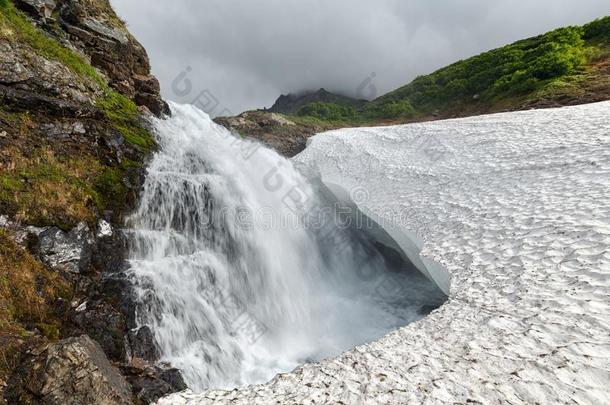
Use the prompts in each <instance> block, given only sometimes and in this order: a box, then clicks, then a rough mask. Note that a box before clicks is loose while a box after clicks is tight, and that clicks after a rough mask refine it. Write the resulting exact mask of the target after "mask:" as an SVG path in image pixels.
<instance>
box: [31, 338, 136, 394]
mask: <svg viewBox="0 0 610 405" xmlns="http://www.w3.org/2000/svg"><path fill="white" fill-rule="evenodd" d="M27 369H28V374H27V382H26V389H27V391H29V392H31V393H32V394H33V395H34V396H36V397H38V398H40V402H41V403H44V404H48V405H82V404H90V405H96V404H99V405H114V404H117V405H118V404H131V403H132V402H131V392H130V388H129V385H128V384H127V382H126V381H125V379H124V378H123V377H122V376H121V374H120V373H119V372H118V370H117V369H116V368H114V367H113V366H112V365H111V364H110V362H109V361H108V359H107V358H106V356H105V355H104V352H103V351H102V349H101V347H100V346H99V345H98V344H97V343H96V342H95V341H93V340H92V339H91V338H89V337H88V336H86V335H83V336H80V337H74V338H69V339H65V340H62V341H60V342H58V343H55V344H53V345H50V346H48V347H47V348H46V350H44V352H42V353H41V354H40V355H38V356H33V358H32V359H31V360H30V361H29V364H28V365H27Z"/></svg>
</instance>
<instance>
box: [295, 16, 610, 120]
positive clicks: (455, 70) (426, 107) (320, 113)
mask: <svg viewBox="0 0 610 405" xmlns="http://www.w3.org/2000/svg"><path fill="white" fill-rule="evenodd" d="M609 42H610V17H605V18H602V19H599V20H596V21H593V22H592V23H590V24H587V25H585V26H582V27H565V28H560V29H557V30H554V31H551V32H548V33H546V34H544V35H540V36H537V37H534V38H529V39H525V40H522V41H518V42H515V43H514V44H511V45H507V46H505V47H502V48H499V49H495V50H492V51H489V52H485V53H482V54H480V55H478V56H475V57H472V58H469V59H467V60H463V61H459V62H457V63H454V64H452V65H450V66H447V67H445V68H443V69H440V70H438V71H436V72H434V73H432V74H430V75H427V76H420V77H418V78H416V79H415V80H414V81H413V82H411V83H410V84H408V85H406V86H404V87H401V88H399V89H397V90H395V91H393V92H391V93H388V94H386V95H384V96H382V97H380V98H378V99H376V100H374V101H372V102H369V103H367V104H366V105H365V106H364V107H363V108H362V109H360V110H353V109H351V110H350V109H346V108H344V107H343V106H338V105H332V104H329V103H314V104H310V105H307V106H305V107H303V108H302V109H301V110H300V111H299V112H298V113H297V115H298V116H301V117H306V116H309V117H314V118H317V119H320V120H327V121H335V122H337V121H339V122H341V121H347V122H350V123H352V124H360V123H369V122H378V121H383V120H400V119H403V120H404V119H411V118H417V117H418V116H427V115H430V114H433V113H435V112H439V111H440V112H442V111H446V110H449V109H451V108H455V107H460V106H467V105H494V104H501V103H507V102H508V103H510V101H511V100H517V99H521V98H523V97H525V96H528V95H533V94H544V93H545V91H546V90H548V91H558V90H560V89H562V88H564V89H571V88H572V87H574V86H577V84H578V81H579V80H581V79H582V78H583V77H582V75H583V74H585V73H586V70H587V64H588V63H589V62H590V61H592V60H593V59H595V58H596V57H599V55H600V53H603V52H605V50H607V48H608V44H609ZM606 56H607V55H606ZM562 86H563V87H562ZM570 86H572V87H570Z"/></svg>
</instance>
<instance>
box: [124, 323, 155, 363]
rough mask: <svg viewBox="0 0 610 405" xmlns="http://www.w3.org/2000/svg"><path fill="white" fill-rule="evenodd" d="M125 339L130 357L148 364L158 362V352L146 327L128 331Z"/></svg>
mask: <svg viewBox="0 0 610 405" xmlns="http://www.w3.org/2000/svg"><path fill="white" fill-rule="evenodd" d="M127 337H128V339H129V346H130V347H131V356H132V357H134V358H140V359H143V360H146V361H150V362H156V361H158V360H159V357H160V356H159V350H158V349H157V345H156V344H155V338H154V336H153V333H152V331H151V330H150V328H149V327H148V326H142V327H140V328H137V329H132V330H130V331H129V334H128V335H127Z"/></svg>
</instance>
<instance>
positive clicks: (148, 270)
mask: <svg viewBox="0 0 610 405" xmlns="http://www.w3.org/2000/svg"><path fill="white" fill-rule="evenodd" d="M171 108H172V117H171V118H169V119H166V120H154V121H153V124H154V127H155V130H156V136H157V138H158V142H159V146H160V149H159V151H158V152H157V153H156V154H155V155H154V157H153V159H152V161H151V163H150V166H149V169H148V174H147V177H146V181H145V184H144V189H143V192H142V195H141V200H140V205H139V207H138V209H137V210H136V212H135V213H134V214H133V215H132V216H131V217H130V218H129V219H128V227H129V229H130V233H131V235H132V238H131V239H132V242H131V257H130V263H131V269H130V270H129V271H130V274H131V277H132V279H133V282H134V285H135V289H136V291H137V303H138V306H137V322H138V324H139V325H141V326H143V325H147V326H149V327H150V328H151V330H152V331H153V334H154V338H155V342H156V344H157V346H158V348H159V350H160V353H161V356H162V358H161V362H167V363H170V364H171V365H172V366H173V367H177V368H179V369H180V370H181V371H182V373H183V376H184V378H185V381H186V383H187V384H188V386H189V387H190V388H191V389H192V390H194V391H201V390H205V389H209V388H232V387H236V386H241V385H245V384H254V383H262V382H265V381H268V380H269V379H271V378H272V377H273V376H274V375H275V374H277V373H280V372H287V371H290V370H292V369H294V368H295V367H296V366H298V365H299V364H303V363H306V362H312V361H318V360H321V359H324V358H326V357H329V356H333V355H337V354H339V353H341V352H342V351H345V350H347V349H349V348H350V347H353V346H355V345H358V344H362V343H365V342H368V341H372V340H374V339H376V338H379V337H381V336H382V335H384V334H385V333H387V332H389V331H391V330H393V329H396V328H397V327H400V326H403V325H406V324H408V323H410V322H413V321H415V320H418V319H420V318H421V317H422V316H423V315H422V314H421V311H420V309H421V307H422V306H426V305H436V306H438V305H439V304H440V303H441V302H442V301H443V296H442V293H441V292H440V291H439V290H437V289H436V287H435V286H434V285H433V284H432V283H430V282H429V281H427V279H425V278H424V277H423V276H421V275H420V274H419V273H417V272H412V273H410V274H408V276H405V275H404V274H403V273H400V272H397V271H396V270H400V269H396V268H392V267H396V264H395V263H394V264H392V261H391V260H387V258H385V257H384V256H383V255H381V254H380V253H379V249H378V248H377V247H376V246H375V245H374V243H373V242H372V241H370V240H369V239H368V238H366V237H365V236H363V235H364V234H361V233H358V232H355V231H354V230H353V229H347V228H346V227H341V226H339V225H338V224H337V223H336V222H333V221H330V222H328V221H325V220H324V221H320V220H319V219H320V217H322V216H320V215H317V214H316V215H314V216H312V215H311V213H312V212H315V213H319V212H321V211H323V210H320V209H319V208H320V207H323V206H324V202H323V199H321V198H320V197H318V192H317V191H316V189H315V188H314V187H313V186H312V185H311V184H309V183H308V182H307V181H306V179H305V178H304V177H303V176H302V175H301V174H299V172H298V171H297V170H295V168H294V167H293V166H292V164H291V162H290V161H288V160H286V159H284V158H282V157H281V156H279V155H278V154H277V153H275V152H273V151H271V150H269V149H266V148H264V147H262V146H260V145H258V144H255V143H251V142H248V141H244V140H241V139H239V138H237V137H235V136H233V135H232V134H231V133H230V132H229V131H227V130H226V129H225V128H223V127H220V126H218V125H216V124H215V123H214V122H213V121H212V120H211V119H210V118H209V117H208V116H207V115H206V114H205V113H204V112H202V111H200V110H198V109H196V108H195V107H193V106H188V105H178V104H172V105H171ZM295 196H296V197H295ZM295 202H298V204H295ZM314 217H315V220H314V221H311V220H304V218H309V219H311V218H314ZM321 222H322V223H321ZM324 222H327V223H324ZM312 223H316V226H312ZM393 277H402V278H401V279H400V280H398V279H396V280H394V279H393ZM405 280H406V281H405ZM399 281H400V283H402V284H401V286H402V287H403V288H402V289H401V291H400V294H399V295H396V294H394V295H389V294H384V293H383V290H382V288H381V283H389V284H393V285H397V283H398V282H399Z"/></svg>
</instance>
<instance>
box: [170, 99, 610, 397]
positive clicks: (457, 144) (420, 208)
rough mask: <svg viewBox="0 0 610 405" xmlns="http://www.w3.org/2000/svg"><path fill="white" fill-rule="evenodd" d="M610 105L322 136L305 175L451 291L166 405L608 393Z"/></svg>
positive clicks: (305, 159)
mask: <svg viewBox="0 0 610 405" xmlns="http://www.w3.org/2000/svg"><path fill="white" fill-rule="evenodd" d="M608 117H610V103H608V102H605V103H598V104H591V105H585V106H576V107H569V108H562V109H554V110H540V111H527V112H518V113H506V114H496V115H489V116H482V117H475V118H468V119H459V120H450V121H438V122H431V123H422V124H412V125H404V126H397V127H387V128H356V129H348V130H340V131H333V132H329V133H325V134H321V135H318V136H316V137H314V138H313V139H312V140H311V142H310V144H309V146H308V148H307V149H306V150H305V151H304V152H303V153H302V154H301V155H299V156H298V157H297V158H296V161H297V162H298V163H299V164H300V165H301V167H302V169H303V171H304V172H305V173H307V174H308V175H309V176H310V177H312V178H319V179H321V180H322V182H323V183H324V184H326V185H327V187H329V188H330V189H331V190H332V191H333V193H335V194H336V195H337V196H339V198H341V199H346V198H347V197H348V196H349V198H350V200H351V201H354V202H355V203H356V204H357V205H358V207H359V208H360V209H361V210H362V211H363V212H364V213H366V214H367V215H370V216H371V217H372V218H373V219H375V220H376V221H377V222H378V223H379V224H381V225H382V226H383V228H384V229H385V230H386V231H387V232H388V234H390V235H391V236H392V237H393V239H394V240H395V241H396V242H397V243H399V244H401V246H402V247H403V250H404V251H405V252H406V253H407V254H408V255H409V256H410V257H412V260H417V257H419V258H420V261H421V262H420V263H415V264H416V265H418V266H420V269H422V271H424V272H425V271H427V272H428V273H429V276H430V278H432V279H434V280H435V281H436V282H437V283H438V284H439V286H444V288H446V289H447V291H448V292H449V300H448V302H447V303H446V304H445V305H444V306H443V307H441V308H440V309H438V310H436V311H435V312H433V313H432V314H430V315H429V316H428V317H426V318H425V319H424V320H422V321H420V322H418V323H415V324H411V325H409V326H407V327H404V328H401V329H400V330H397V331H395V332H393V333H390V334H389V335H387V336H385V337H383V338H382V339H380V340H378V341H376V342H373V343H371V344H368V345H364V346H360V347H356V348H354V349H352V350H350V351H349V352H346V353H344V354H342V355H340V356H338V357H337V358H334V359H330V360H327V361H323V362H322V363H319V364H307V365H304V366H302V367H299V368H297V369H296V370H294V371H293V372H292V373H288V374H283V375H279V376H277V377H276V378H274V379H273V380H272V381H271V382H269V383H267V384H264V385H258V386H250V387H246V388H242V389H238V390H233V391H230V392H225V391H210V392H206V393H204V394H201V395H194V394H190V393H181V394H175V395H173V396H171V397H168V398H166V399H164V400H162V401H161V402H160V403H162V404H187V403H188V404H207V403H232V404H269V403H282V404H292V403H299V404H310V403H337V402H338V401H342V402H343V403H346V404H359V403H362V404H371V403H379V404H402V403H423V402H427V403H455V402H459V403H464V402H467V401H472V402H481V403H535V402H539V403H573V402H579V403H591V404H598V403H608V402H609V401H610V340H609V338H608V337H609V336H610V300H609V298H608V297H609V296H610V119H609V118H608ZM448 274H451V286H450V289H449V275H448Z"/></svg>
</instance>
